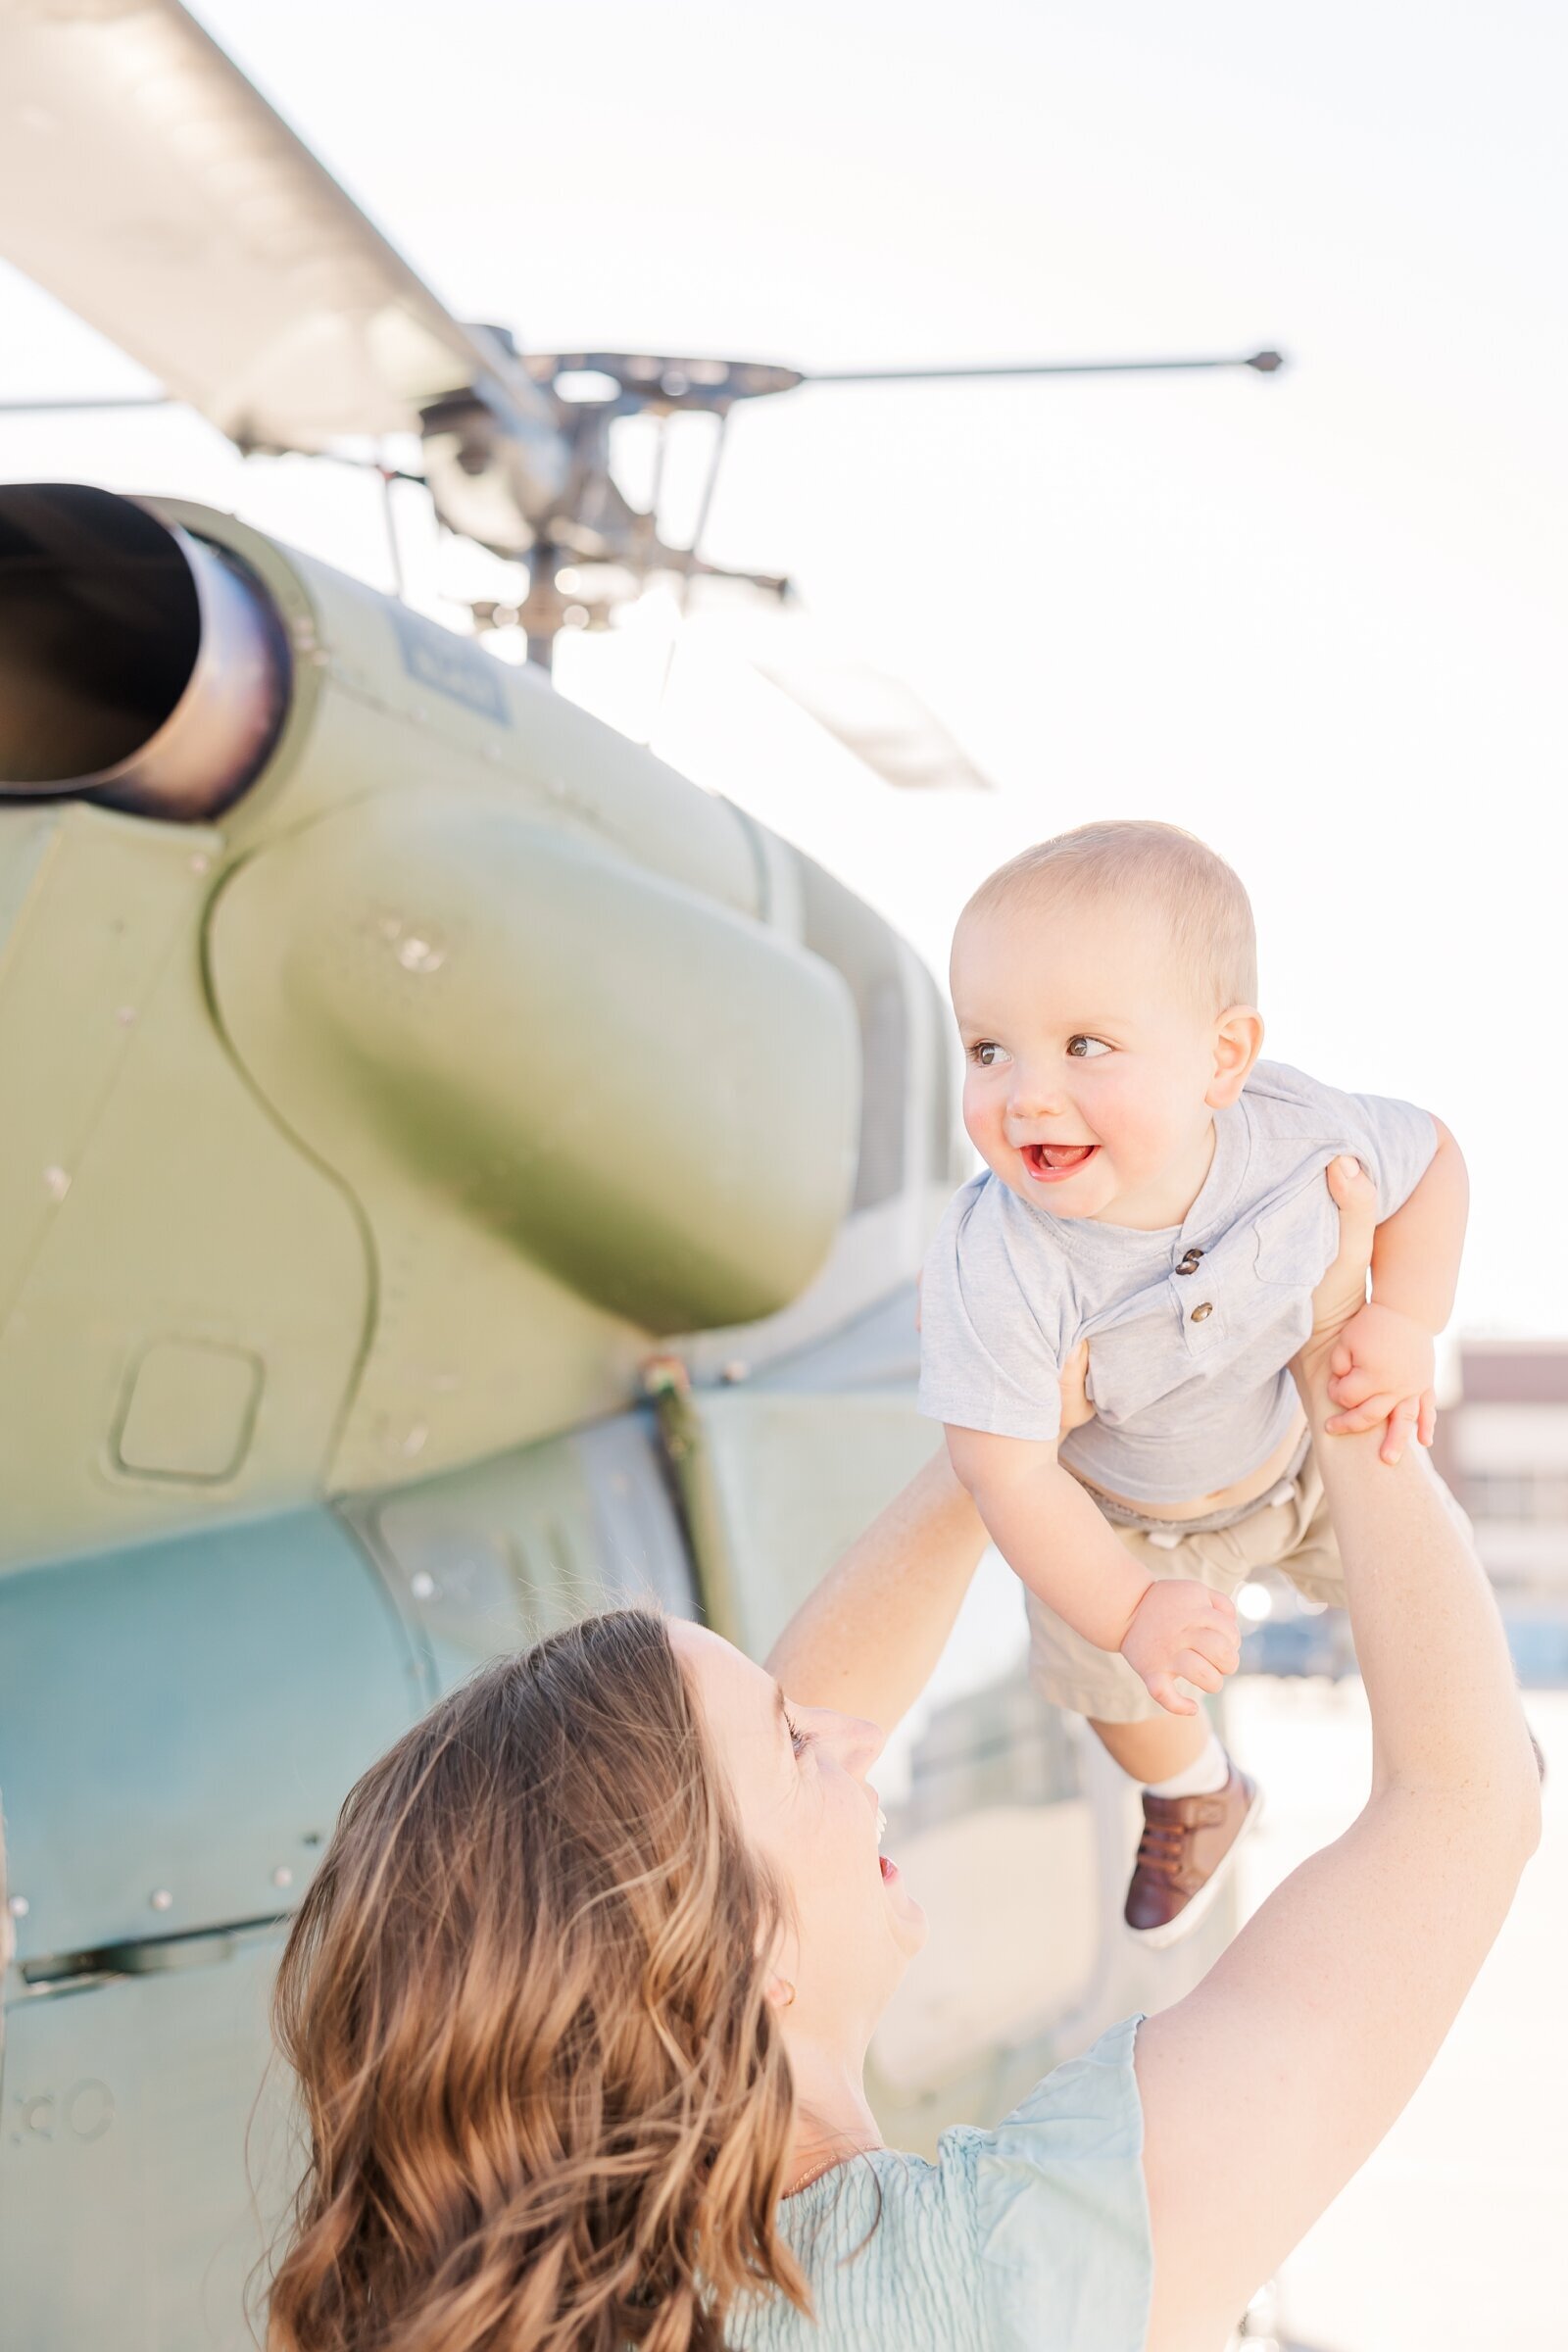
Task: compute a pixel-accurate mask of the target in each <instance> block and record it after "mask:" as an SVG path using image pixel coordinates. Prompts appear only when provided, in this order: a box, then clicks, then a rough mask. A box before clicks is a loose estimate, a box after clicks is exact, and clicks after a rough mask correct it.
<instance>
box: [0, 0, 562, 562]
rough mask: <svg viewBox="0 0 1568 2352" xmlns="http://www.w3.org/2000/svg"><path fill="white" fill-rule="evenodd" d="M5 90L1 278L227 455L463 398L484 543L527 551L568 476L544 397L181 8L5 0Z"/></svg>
mask: <svg viewBox="0 0 1568 2352" xmlns="http://www.w3.org/2000/svg"><path fill="white" fill-rule="evenodd" d="M0 86H3V87H4V89H5V93H6V109H5V114H6V135H5V139H4V141H3V143H0V253H3V254H4V255H5V257H6V258H7V259H8V260H10V261H12V262H14V263H15V264H16V265H17V267H18V268H19V269H21V270H24V271H25V273H26V274H27V275H28V276H30V277H32V278H34V279H36V280H37V282H38V283H39V284H40V285H42V286H44V287H45V288H47V290H48V291H49V292H50V293H52V294H54V295H56V296H57V297H58V298H59V299H60V300H61V301H63V302H64V303H66V304H67V305H68V307H69V308H71V309H72V310H73V311H75V312H76V313H77V315H78V316H79V317H80V318H82V319H85V320H86V321H87V322H88V324H89V325H91V326H94V327H96V328H97V329H98V330H99V331H100V332H101V333H103V334H105V335H108V336H109V337H111V338H112V339H113V340H114V341H115V342H116V343H118V344H119V345H120V347H121V349H122V350H123V351H124V352H126V353H128V354H129V356H130V357H131V358H132V359H134V360H136V361H137V362H139V363H140V365H141V366H142V367H144V368H147V369H148V370H149V371H150V372H151V373H152V374H153V375H155V376H156V377H157V378H158V380H159V382H160V383H161V384H163V385H164V386H165V387H166V388H167V390H168V392H169V393H170V394H171V395H172V397H173V398H175V399H177V400H180V401H184V402H187V403H188V404H189V405H190V406H191V407H192V408H194V409H197V410H198V411H200V413H201V414H202V415H203V416H204V417H208V418H209V419H210V421H211V422H212V423H214V424H215V425H217V426H218V428H219V430H220V431H221V432H223V433H225V434H227V436H228V437H229V439H230V440H232V441H234V442H236V443H237V444H238V445H239V446H240V447H241V448H242V449H256V448H260V449H268V450H298V451H304V452H316V451H319V450H321V449H323V448H325V447H326V446H327V445H328V444H329V443H330V442H331V441H333V440H334V439H336V438H338V437H339V436H343V435H365V436H368V437H371V438H379V437H382V436H384V435H387V434H392V433H403V432H414V433H417V432H420V431H421V429H422V428H423V425H424V419H425V412H426V411H428V410H431V409H432V408H434V407H435V406H436V405H437V404H439V403H446V404H447V405H448V407H450V406H451V405H452V404H453V403H455V402H456V403H465V402H466V403H467V404H468V405H469V407H470V408H472V409H473V410H474V412H475V413H476V414H477V415H478V416H479V417H481V419H482V420H483V424H484V427H485V431H486V433H487V435H488V437H489V442H490V444H491V445H492V446H493V453H494V461H495V464H494V470H495V472H496V475H497V478H498V484H499V486H500V487H501V488H502V489H503V490H504V493H505V496H504V498H503V499H501V500H499V501H498V502H497V504H496V510H495V511H496V515H497V516H498V519H497V521H496V528H497V530H498V531H500V532H502V534H503V535H510V536H514V537H515V538H517V539H518V540H519V542H520V543H521V544H524V545H525V544H526V543H527V540H528V538H529V537H530V536H531V527H530V526H531V525H532V524H533V523H535V522H537V521H540V520H542V519H544V518H545V517H547V516H548V515H549V513H550V511H551V509H552V507H553V505H554V503H555V501H556V500H557V499H558V498H559V496H560V495H561V493H562V491H563V489H564V484H565V480H566V475H567V470H568V465H569V452H568V449H567V445H566V441H565V437H564V434H563V433H562V431H561V429H560V426H559V423H558V420H557V412H556V409H555V405H554V403H553V401H552V400H551V397H550V395H549V393H548V392H547V391H546V390H545V389H543V388H542V387H541V386H540V385H538V384H536V383H535V382H534V380H533V378H532V377H531V376H530V375H529V374H528V372H527V370H526V368H524V367H523V365H522V362H521V361H520V360H519V359H518V358H517V357H516V355H515V352H514V351H513V350H512V349H511V347H510V344H509V343H508V341H507V340H506V339H504V338H503V337H502V336H500V335H499V334H497V333H495V332H493V331H492V330H490V329H488V328H486V327H482V326H468V325H464V324H461V323H460V322H459V321H458V320H457V319H454V318H453V317H452V316H451V314H450V313H449V312H448V311H447V310H446V308H445V306H444V305H443V304H442V303H441V302H440V300H439V299H438V298H437V296H436V295H434V294H433V293H432V292H431V291H430V289H429V288H428V287H427V286H426V285H425V284H424V283H423V281H422V280H421V279H420V278H419V277H417V275H416V273H415V271H414V270H412V269H411V268H410V267H409V265H408V264H407V263H406V262H405V261H404V260H403V259H402V257H401V256H400V255H399V254H398V253H397V252H396V251H395V250H394V248H393V247H392V246H391V245H390V244H389V243H388V242H387V241H386V239H385V238H384V237H382V236H381V235H380V234H379V232H378V231H377V230H376V229H375V228H373V227H372V226H371V224H370V222H369V221H368V220H367V219H366V217H365V215H364V214H363V213H362V212H361V211H360V209H359V207H358V206H357V205H356V204H355V203H354V202H353V201H352V199H351V198H350V197H349V196H348V195H346V194H345V192H344V190H343V189H342V188H341V187H340V186H339V185H338V183H337V182H336V180H334V179H333V178H332V176H331V174H330V173H329V172H327V171H326V170H325V169H324V168H323V167H322V166H321V165H320V164H319V163H318V162H317V160H316V158H315V156H314V155H312V153H311V151H310V150H309V148H308V147H306V146H305V145H304V144H303V142H302V141H301V140H300V139H298V138H297V137H296V136H295V134H294V132H293V131H291V130H290V129H289V128H288V127H287V125H286V124H285V123H282V122H281V121H280V120H279V118H278V117H277V115H275V114H274V113H273V111H272V109H271V108H270V106H269V105H268V103H267V101H266V100H265V99H264V98H263V97H262V96H261V95H260V93H259V92H258V91H257V90H255V89H254V88H253V87H252V86H251V84H250V82H249V81H247V79H246V78H245V76H244V74H243V73H241V72H240V71H239V69H238V67H236V66H235V65H233V64H232V63H231V61H230V60H229V59H228V58H227V57H226V56H225V55H224V53H223V51H222V50H221V49H220V48H219V47H218V45H217V43H216V42H215V41H213V40H212V39H211V38H210V37H209V35H208V34H207V33H206V32H204V31H203V29H202V28H201V26H200V25H197V24H196V23H195V22H194V20H193V19H192V18H191V17H190V16H188V15H187V14H186V12H185V10H184V9H183V8H181V7H180V6H178V4H177V0H0ZM509 509H510V510H511V512H510V513H509V512H508V510H509Z"/></svg>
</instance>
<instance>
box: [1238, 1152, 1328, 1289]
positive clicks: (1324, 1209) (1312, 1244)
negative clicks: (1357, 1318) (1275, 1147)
mask: <svg viewBox="0 0 1568 2352" xmlns="http://www.w3.org/2000/svg"><path fill="white" fill-rule="evenodd" d="M1253 1233H1254V1235H1255V1237H1256V1250H1255V1255H1254V1259H1253V1265H1254V1269H1255V1272H1256V1274H1257V1279H1258V1281H1259V1282H1261V1283H1265V1284H1267V1285H1268V1287H1269V1288H1270V1289H1271V1290H1294V1291H1301V1292H1304V1293H1310V1292H1311V1291H1314V1290H1315V1289H1316V1288H1317V1285H1318V1283H1319V1282H1320V1281H1321V1280H1322V1278H1323V1274H1324V1272H1325V1270H1326V1268H1327V1267H1328V1266H1329V1265H1330V1264H1331V1263H1332V1262H1333V1258H1334V1253H1335V1251H1336V1250H1338V1248H1339V1246H1340V1212H1339V1210H1338V1209H1337V1208H1336V1207H1335V1205H1334V1201H1333V1198H1332V1196H1331V1194H1330V1192H1329V1188H1328V1185H1327V1183H1326V1182H1325V1180H1324V1178H1323V1177H1322V1176H1321V1175H1318V1176H1314V1178H1313V1179H1312V1182H1311V1184H1310V1186H1307V1187H1305V1188H1303V1189H1302V1190H1301V1191H1300V1192H1298V1193H1293V1194H1292V1195H1291V1197H1290V1199H1289V1200H1288V1201H1279V1202H1278V1203H1277V1204H1276V1205H1275V1206H1274V1207H1273V1208H1269V1209H1265V1210H1264V1212H1263V1214H1262V1215H1261V1216H1260V1217H1259V1218H1258V1220H1257V1222H1256V1224H1255V1226H1254V1227H1253Z"/></svg>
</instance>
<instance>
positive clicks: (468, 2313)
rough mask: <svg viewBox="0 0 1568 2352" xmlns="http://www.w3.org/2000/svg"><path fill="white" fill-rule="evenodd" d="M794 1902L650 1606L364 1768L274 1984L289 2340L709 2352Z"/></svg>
mask: <svg viewBox="0 0 1568 2352" xmlns="http://www.w3.org/2000/svg"><path fill="white" fill-rule="evenodd" d="M776 1917H777V1914H776V1908H775V1906H774V1903H773V1901H772V1898H771V1896H770V1894H769V1890H768V1888H767V1887H766V1885H765V1884H764V1882H763V1880H762V1878H761V1877H760V1873H759V1872H758V1870H757V1868H756V1867H755V1865H754V1864H753V1862H752V1860H751V1858H750V1856H749V1855H748V1853H747V1850H746V1847H745V1844H744V1842H743V1839H742V1837H741V1834H740V1829H739V1826H738V1823H737V1821H736V1819H735V1816H734V1813H733V1810H732V1807H731V1804H730V1801H729V1796H728V1791H727V1789H725V1788H724V1786H723V1784H722V1781H721V1778H720V1775H719V1773H718V1771H717V1768H716V1767H715V1765H714V1763H713V1760H712V1757H711V1751H710V1749H709V1746H708V1742H707V1740H706V1737H705V1734H704V1731H703V1727H702V1724H701V1722H700V1720H699V1719H698V1716H697V1713H696V1710H695V1708H694V1705H693V1703H692V1700H691V1697H690V1694H689V1692H688V1691H687V1687H686V1683H685V1680H684V1678H683V1676H682V1673H681V1670H680V1666H679V1664H678V1661H677V1660H676V1658H675V1655H674V1652H673V1651H672V1649H671V1648H670V1645H669V1641H668V1637H667V1634H666V1632H665V1629H664V1626H663V1624H662V1620H661V1619H660V1618H659V1617H657V1616H655V1615H653V1614H651V1613H649V1612H647V1611H643V1610H636V1609H625V1610H616V1611H614V1612H612V1613H611V1614H609V1615H605V1616H600V1617H593V1618H589V1619H587V1620H586V1621H585V1622H584V1623H582V1624H580V1625H576V1626H572V1627H570V1628H569V1629H567V1630H566V1631H565V1632H563V1633H559V1634H554V1635H552V1636H551V1637H550V1638H549V1639H548V1640H547V1641H544V1642H540V1643H539V1644H538V1645H537V1647H535V1648H533V1649H531V1650H528V1651H526V1652H525V1653H523V1654H522V1655H520V1656H515V1657H509V1658H506V1659H503V1660H501V1661H500V1662H499V1663H497V1664H495V1665H492V1666H489V1667H487V1668H485V1669H484V1670H483V1671H482V1672H481V1673H479V1674H478V1675H476V1676H475V1677H474V1678H473V1680H472V1681H471V1682H469V1683H467V1684H466V1685H465V1686H464V1687H463V1688H462V1689H461V1690H459V1691H454V1692H453V1693H452V1694H451V1695H450V1696H449V1697H447V1698H445V1699H443V1700H441V1702H440V1703H439V1704H438V1705H437V1706H436V1707H434V1708H433V1709H432V1710H431V1712H430V1713H429V1714H428V1715H427V1716H426V1717H425V1718H424V1720H423V1721H422V1722H421V1723H419V1724H417V1726H416V1727H415V1729H414V1730H413V1731H411V1732H409V1733H407V1734H406V1735H405V1737H404V1738H403V1739H402V1740H399V1741H398V1743H397V1745H396V1746H395V1747H393V1748H392V1749H391V1750H390V1752H389V1753H388V1754H386V1755H384V1756H383V1757H382V1758H381V1760H380V1762H379V1763H377V1764H375V1765H373V1766H372V1767H371V1769H370V1770H369V1771H368V1773H367V1774H366V1775H365V1778H364V1779H363V1780H362V1781H361V1782H360V1783H359V1785H358V1787H357V1788H356V1789H354V1790H353V1792H352V1794H351V1795H350V1796H349V1798H348V1801H347V1802H346V1804H345V1805H344V1807H343V1811H342V1815H341V1817H340V1819H339V1821H338V1825H337V1830H336V1833H335V1835H334V1837H333V1838H332V1841H331V1844H330V1846H329V1847H328V1849H327V1852H326V1854H325V1856H324V1858H323V1860H322V1863H321V1866H320V1869H319V1872H318V1874H317V1876H316V1879H315V1881H314V1882H313V1884H312V1886H311V1888H310V1891H309V1892H308V1894H307V1895H306V1898H305V1901H304V1903H303V1904H302V1905H301V1908H300V1911H299V1914H298V1916H297V1918H296V1919H295V1922H294V1927H293V1931H292V1933H291V1935H290V1936H289V1939H288V1944H287V1948H286V1949H285V1951H284V1954H283V1961H282V1966H281V1969H280V1971H279V1974H278V1979H277V1986H276V1992H275V1995H274V2008H273V2023H274V2031H275V2034H276V2037H277V2040H278V2043H279V2045H280V2047H281V2049H282V2051H283V2053H284V2055H285V2057H286V2058H287V2059H288V2060H289V2062H290V2064H291V2065H292V2067H293V2069H294V2071H295V2074H296V2076H297V2077H298V2081H299V2089H300V2097H301V2104H302V2110H303V2123H304V2126H305V2131H306V2135H307V2138H308V2162H307V2168H306V2172H305V2177H304V2179H303V2181H302V2182H301V2185H300V2188H299V2191H298V2194H297V2197H296V2199H295V2202H294V2207H293V2211H292V2215H291V2220H290V2225H289V2228H288V2230H287V2233H286V2241H285V2246H284V2250H283V2252H282V2255H281V2259H280V2260H279V2262H278V2265H277V2268H276V2271H275V2275H274V2277H273V2279H272V2283H271V2288H270V2308H269V2326H268V2344H269V2347H270V2352H624V2348H625V2347H627V2346H631V2345H635V2346H639V2347H643V2348H644V2352H719V2348H720V2347H722V2345H723V2341H724V2315H725V2312H726V2310H727V2309H728V2308H729V2307H730V2306H731V2304H732V2303H733V2301H734V2299H735V2298H736V2296H737V2295H743V2294H745V2293H747V2292H748V2291H758V2290H767V2289H772V2290H773V2291H775V2292H782V2293H784V2294H785V2295H787V2296H789V2298H790V2299H791V2300H792V2301H793V2302H795V2303H797V2304H798V2305H800V2306H801V2307H802V2308H803V2309H805V2308H807V2307H808V2304H807V2295H806V2288H805V2282H804V2280H803V2278H802V2276H801V2273H800V2271H799V2269H798V2267H797V2266H796V2264H795V2263H794V2261H793V2259H792V2258H791V2256H790V2254H789V2252H788V2250H787V2248H785V2247H784V2246H783V2244H782V2243H781V2241H780V2239H779V2237H778V2236H777V2234H776V2230H775V2208H776V2205H777V2201H778V2198H779V2196H780V2194H781V2193H782V2190H783V2187H784V2179H785V2170H786V2166H787V2163H788V2159H789V2148H790V2132H791V2117H792V2104H793V2093H792V2085H791V2081H790V2075H789V2069H788V2064H787V2061H786V2059H785V2056H784V2051H783V2046H782V2043H781V2040H780V2038H779V2035H778V2034H777V2032H776V2029H775V2025H774V2018H773V2011H772V2009H771V2008H770V2006H769V2004H768V2002H767V2000H766V1998H765V1988H766V1985H767V1981H768V1968H767V1961H766V1954H767V1952H768V1950H769V1949H770V1946H771V1942H772V1934H773V1929H774V1926H775V1924H776Z"/></svg>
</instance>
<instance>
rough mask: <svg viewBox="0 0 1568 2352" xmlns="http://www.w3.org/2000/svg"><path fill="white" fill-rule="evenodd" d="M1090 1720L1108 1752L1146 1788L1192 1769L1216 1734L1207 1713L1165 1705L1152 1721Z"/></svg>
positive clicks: (1089, 1722) (1090, 1727)
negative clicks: (1185, 1711) (1175, 1712)
mask: <svg viewBox="0 0 1568 2352" xmlns="http://www.w3.org/2000/svg"><path fill="white" fill-rule="evenodd" d="M1087 1721H1088V1724H1089V1729H1090V1730H1091V1731H1092V1732H1093V1733H1094V1735H1095V1738H1096V1739H1097V1740H1099V1741H1100V1744H1101V1746H1102V1747H1103V1749H1104V1750H1105V1752H1106V1754H1107V1755H1109V1756H1113V1757H1114V1758H1115V1760H1116V1762H1117V1763H1118V1764H1119V1765H1120V1766H1121V1768H1122V1770H1123V1772H1125V1773H1126V1774H1127V1776H1128V1778H1129V1779H1130V1780H1134V1781H1138V1782H1141V1783H1142V1784H1143V1785H1144V1786H1145V1787H1146V1788H1147V1786H1148V1785H1149V1783H1150V1782H1151V1781H1170V1780H1175V1779H1176V1778H1177V1777H1178V1776H1181V1775H1185V1774H1186V1773H1188V1772H1190V1771H1191V1770H1192V1768H1193V1766H1194V1765H1195V1764H1196V1763H1197V1762H1198V1760H1199V1758H1200V1757H1201V1755H1202V1754H1203V1753H1204V1752H1205V1750H1206V1749H1207V1747H1208V1743H1209V1741H1210V1740H1212V1739H1213V1737H1214V1734H1213V1732H1212V1730H1211V1728H1210V1726H1209V1720H1208V1717H1207V1716H1206V1715H1204V1714H1202V1713H1199V1714H1197V1715H1168V1714H1167V1713H1166V1711H1165V1709H1164V1708H1163V1707H1161V1708H1160V1710H1159V1713H1158V1715H1157V1716H1155V1717H1153V1718H1152V1719H1151V1721H1149V1722H1148V1723H1104V1722H1102V1721H1101V1720H1100V1719H1099V1718H1098V1717H1097V1716H1094V1715H1091V1716H1089V1717H1088V1718H1087Z"/></svg>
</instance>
